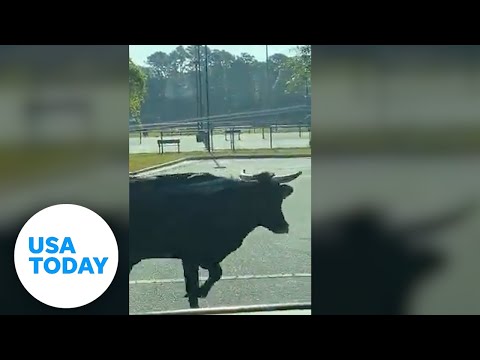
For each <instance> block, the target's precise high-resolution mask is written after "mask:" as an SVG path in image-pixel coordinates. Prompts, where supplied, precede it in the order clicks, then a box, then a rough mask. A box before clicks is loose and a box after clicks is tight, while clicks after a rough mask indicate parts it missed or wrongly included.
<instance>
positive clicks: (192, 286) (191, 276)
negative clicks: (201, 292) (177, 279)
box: [182, 261, 199, 309]
mask: <svg viewBox="0 0 480 360" xmlns="http://www.w3.org/2000/svg"><path fill="white" fill-rule="evenodd" d="M182 265H183V276H184V277H185V287H186V290H187V295H186V296H187V297H188V303H189V304H190V308H192V309H194V308H198V307H199V306H198V265H197V264H194V263H190V262H188V261H182Z"/></svg>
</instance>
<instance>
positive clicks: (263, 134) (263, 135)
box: [262, 126, 265, 140]
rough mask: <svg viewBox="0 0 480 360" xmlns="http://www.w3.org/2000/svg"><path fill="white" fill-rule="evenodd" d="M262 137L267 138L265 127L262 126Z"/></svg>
mask: <svg viewBox="0 0 480 360" xmlns="http://www.w3.org/2000/svg"><path fill="white" fill-rule="evenodd" d="M262 139H263V140H265V128H264V127H263V126H262Z"/></svg>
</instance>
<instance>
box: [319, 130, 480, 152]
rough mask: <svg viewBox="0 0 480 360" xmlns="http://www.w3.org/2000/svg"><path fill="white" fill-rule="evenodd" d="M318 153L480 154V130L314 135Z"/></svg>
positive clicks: (389, 131)
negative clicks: (479, 152)
mask: <svg viewBox="0 0 480 360" xmlns="http://www.w3.org/2000/svg"><path fill="white" fill-rule="evenodd" d="M312 146H313V148H314V149H315V150H316V151H328V152H336V151H346V152H357V151H360V152H361V151H374V152H379V153H381V152H384V151H387V152H388V151H394V152H399V153H401V152H405V153H408V152H420V153H421V152H425V153H447V152H455V153H458V152H478V151H480V129H460V128H453V129H437V130H422V129H415V130H411V129H395V130H386V129H384V130H368V131H357V132H354V131H344V132H332V131H330V132H326V131H323V132H314V133H313V136H312Z"/></svg>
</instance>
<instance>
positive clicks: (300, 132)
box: [298, 125, 302, 137]
mask: <svg viewBox="0 0 480 360" xmlns="http://www.w3.org/2000/svg"><path fill="white" fill-rule="evenodd" d="M298 137H302V125H298Z"/></svg>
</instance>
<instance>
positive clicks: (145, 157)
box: [129, 148, 311, 171]
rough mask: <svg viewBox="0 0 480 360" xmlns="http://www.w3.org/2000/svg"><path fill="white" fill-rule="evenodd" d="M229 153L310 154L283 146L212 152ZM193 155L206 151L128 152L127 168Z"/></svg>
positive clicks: (257, 154)
mask: <svg viewBox="0 0 480 360" xmlns="http://www.w3.org/2000/svg"><path fill="white" fill-rule="evenodd" d="M221 155H231V156H242V155H243V156H244V155H255V156H263V155H266V156H268V155H290V156H291V155H304V156H309V155H311V150H310V148H285V149H242V150H236V151H235V152H233V151H231V150H218V151H215V152H214V156H221ZM195 156H206V157H208V156H209V155H208V153H207V152H205V151H192V152H184V153H165V154H130V157H129V170H130V171H137V170H140V169H144V168H147V167H150V166H155V165H161V164H164V163H167V162H170V161H174V160H178V159H188V158H191V157H195Z"/></svg>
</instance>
